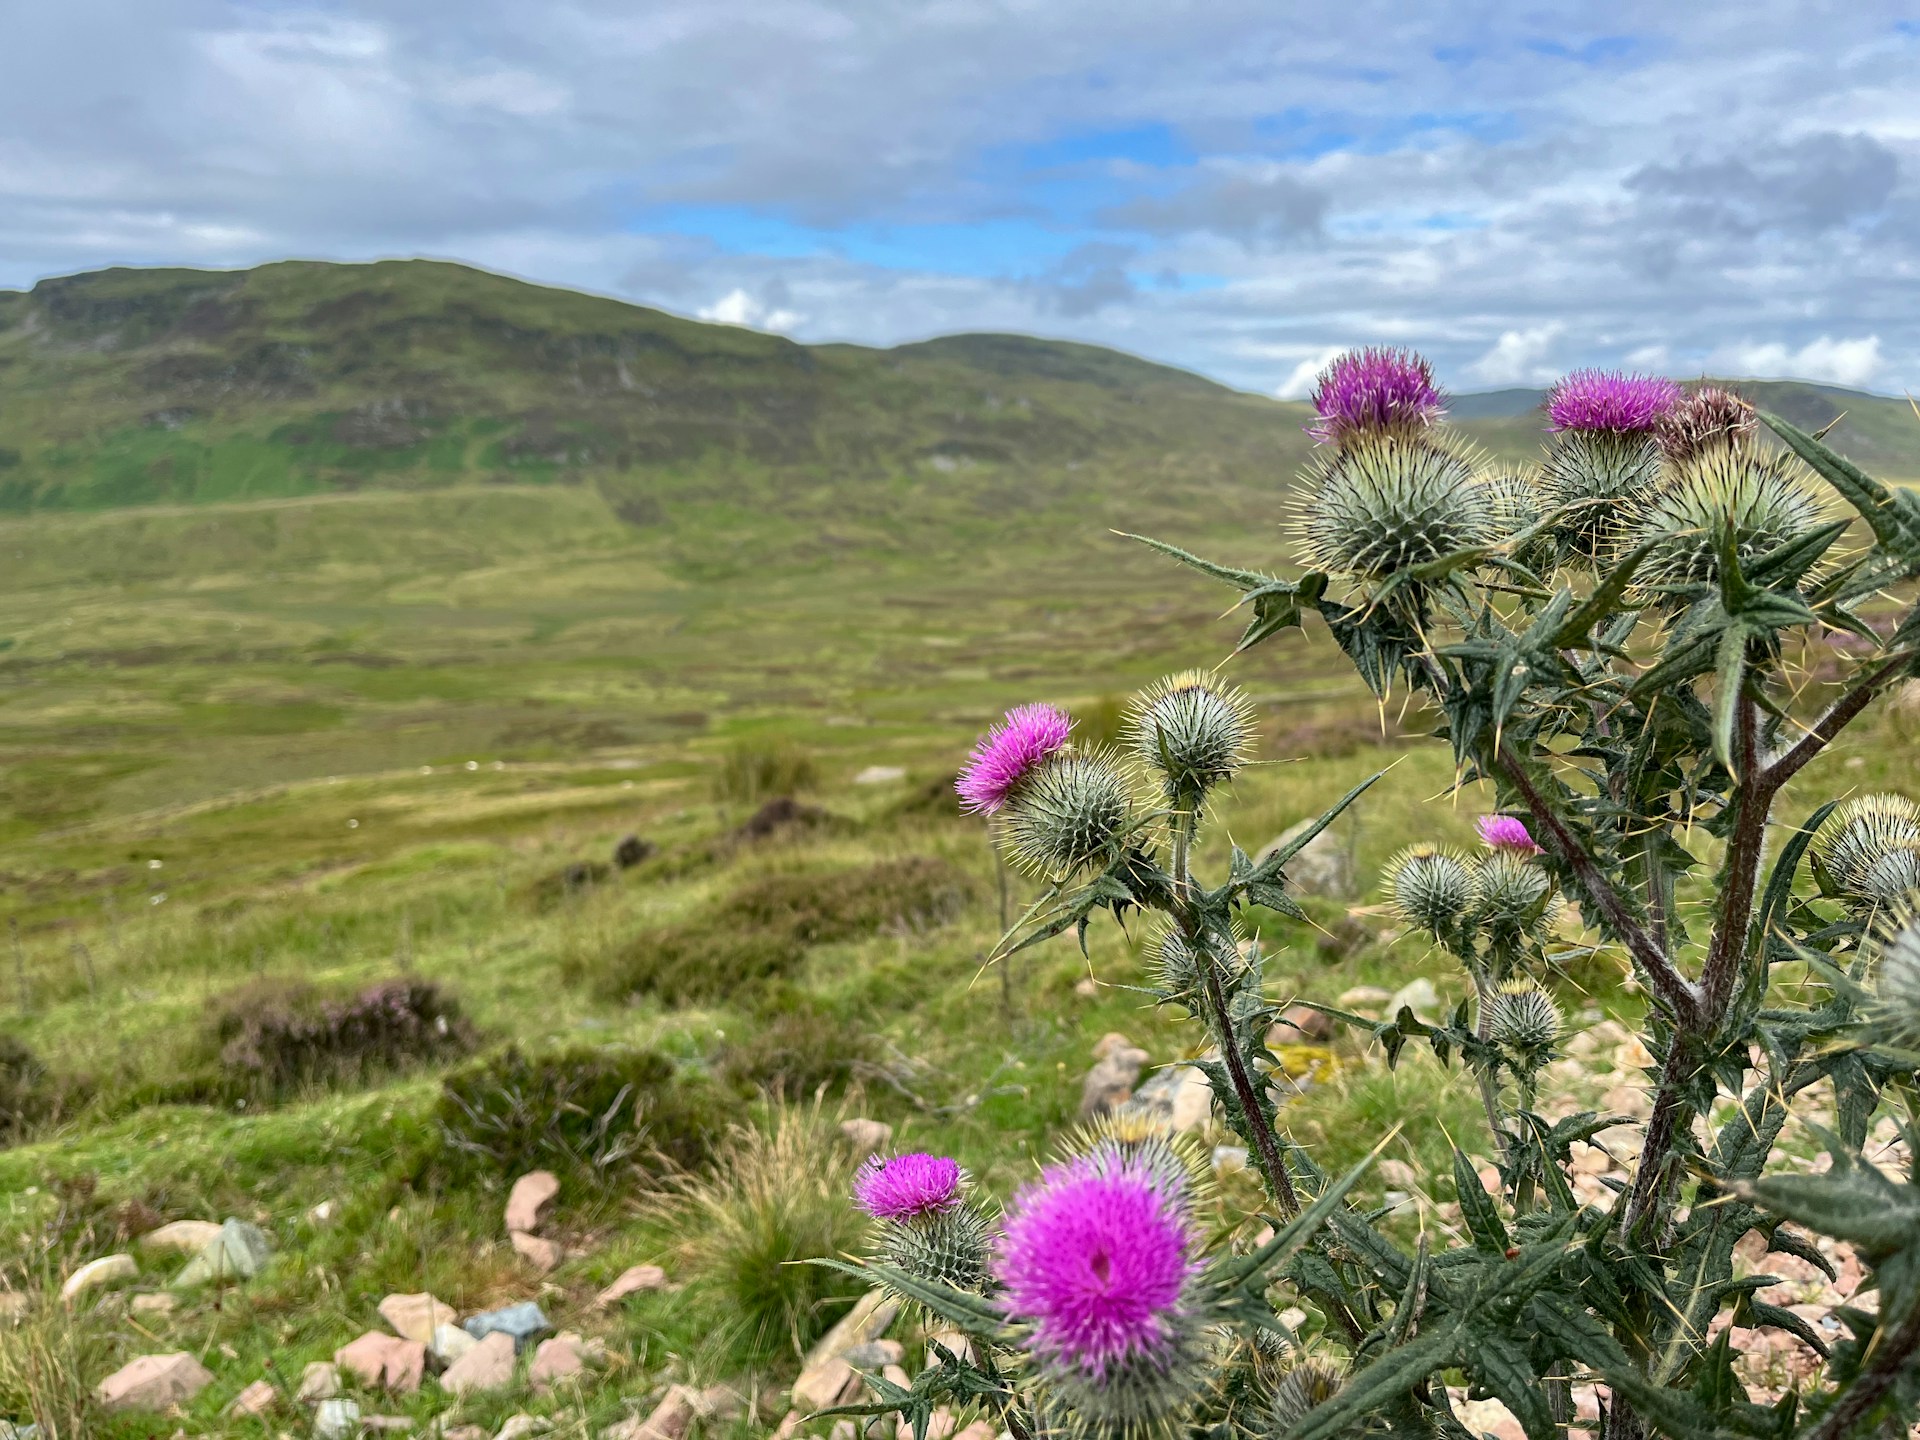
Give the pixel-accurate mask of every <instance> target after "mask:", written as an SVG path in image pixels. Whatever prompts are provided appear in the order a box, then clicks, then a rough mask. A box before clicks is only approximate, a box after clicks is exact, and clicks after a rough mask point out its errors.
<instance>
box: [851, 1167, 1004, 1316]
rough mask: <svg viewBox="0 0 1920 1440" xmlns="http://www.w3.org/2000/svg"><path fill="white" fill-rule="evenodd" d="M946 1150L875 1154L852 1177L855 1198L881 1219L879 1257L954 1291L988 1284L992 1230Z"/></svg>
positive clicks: (856, 1202)
mask: <svg viewBox="0 0 1920 1440" xmlns="http://www.w3.org/2000/svg"><path fill="white" fill-rule="evenodd" d="M965 1183H966V1174H965V1172H964V1171H962V1170H961V1168H960V1165H959V1162H958V1161H955V1160H951V1159H948V1158H947V1157H946V1156H944V1155H926V1154H912V1155H895V1156H893V1157H892V1158H891V1159H887V1160H883V1159H881V1158H880V1157H879V1156H877V1155H876V1156H874V1157H872V1158H871V1159H869V1160H868V1161H867V1162H866V1163H865V1164H864V1165H862V1166H861V1167H860V1171H859V1173H858V1174H856V1175H855V1176H854V1180H853V1198H854V1203H855V1204H857V1205H859V1207H860V1208H861V1209H862V1210H865V1211H866V1212H867V1214H869V1215H871V1216H872V1217H873V1218H874V1219H875V1220H877V1221H879V1222H880V1243H879V1258H880V1259H881V1260H882V1261H883V1262H885V1263H886V1264H888V1265H891V1266H893V1267H894V1268H895V1269H896V1270H903V1271H905V1272H906V1273H907V1274H909V1275H914V1276H918V1277H919V1278H920V1279H923V1280H934V1281H937V1282H939V1283H940V1284H943V1285H951V1286H953V1287H954V1288H955V1289H958V1290H972V1291H975V1292H979V1291H981V1290H983V1289H985V1287H986V1283H987V1278H988V1260H989V1255H990V1249H991V1240H992V1233H991V1230H990V1229H989V1227H988V1225H987V1221H986V1217H985V1216H983V1215H982V1214H981V1213H980V1212H979V1211H978V1210H977V1209H975V1208H974V1206H973V1204H972V1203H971V1202H969V1201H968V1200H967V1198H966V1195H965V1193H964V1187H965Z"/></svg>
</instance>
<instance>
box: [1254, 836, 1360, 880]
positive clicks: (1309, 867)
mask: <svg viewBox="0 0 1920 1440" xmlns="http://www.w3.org/2000/svg"><path fill="white" fill-rule="evenodd" d="M1314 823H1315V820H1312V819H1308V820H1302V821H1301V822H1300V823H1299V824H1297V825H1289V826H1288V827H1287V828H1286V829H1285V830H1282V831H1281V832H1280V833H1279V834H1278V835H1276V836H1274V837H1273V839H1272V840H1270V841H1268V842H1267V844H1266V845H1264V846H1262V847H1261V850H1260V854H1259V855H1258V856H1257V857H1256V859H1255V863H1256V864H1258V863H1259V862H1260V861H1262V860H1265V859H1266V858H1267V857H1268V856H1269V855H1271V854H1273V852H1274V851H1276V850H1278V849H1280V848H1281V846H1283V845H1291V844H1292V843H1293V841H1294V840H1295V838H1296V837H1298V836H1300V835H1302V834H1304V833H1305V832H1306V831H1307V829H1308V828H1309V827H1310V826H1312V825H1313V824H1314ZM1286 873H1287V881H1288V888H1289V889H1290V890H1292V891H1293V892H1294V893H1295V894H1297V895H1325V896H1327V897H1328V898H1330V899H1334V900H1344V899H1346V898H1347V896H1349V895H1350V894H1351V893H1352V892H1353V856H1352V854H1351V853H1350V852H1349V851H1348V849H1347V847H1346V845H1345V844H1343V843H1342V842H1341V841H1339V840H1336V839H1335V838H1334V836H1333V832H1332V831H1331V830H1322V831H1321V832H1320V833H1319V834H1318V835H1316V836H1314V837H1313V839H1311V840H1309V841H1308V842H1307V843H1306V846H1305V848H1304V849H1302V850H1301V851H1300V853H1299V854H1297V855H1295V856H1294V857H1293V858H1292V859H1291V860H1289V861H1288V862H1287V864H1286Z"/></svg>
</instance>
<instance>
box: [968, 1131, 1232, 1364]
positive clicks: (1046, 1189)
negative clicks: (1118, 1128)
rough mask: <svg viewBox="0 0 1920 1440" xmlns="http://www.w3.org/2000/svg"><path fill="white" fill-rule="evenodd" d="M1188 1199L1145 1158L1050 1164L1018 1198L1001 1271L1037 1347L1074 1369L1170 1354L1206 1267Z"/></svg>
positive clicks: (1012, 1306) (1009, 1301)
mask: <svg viewBox="0 0 1920 1440" xmlns="http://www.w3.org/2000/svg"><path fill="white" fill-rule="evenodd" d="M1191 1245H1192V1234H1191V1232H1190V1230H1189V1228H1188V1225H1187V1220H1186V1216H1185V1213H1184V1207H1183V1206H1182V1204H1181V1202H1180V1200H1179V1199H1178V1197H1177V1194H1176V1193H1175V1192H1173V1191H1170V1190H1169V1188H1168V1187H1167V1185H1166V1184H1165V1182H1163V1181H1159V1180H1157V1179H1156V1178H1155V1177H1154V1176H1153V1174H1152V1173H1151V1172H1149V1171H1148V1170H1146V1169H1145V1168H1144V1167H1142V1166H1140V1165H1138V1164H1136V1163H1133V1162H1130V1161H1116V1160H1114V1159H1113V1158H1112V1157H1101V1156H1088V1157H1083V1158H1082V1159H1080V1160H1077V1161H1074V1162H1072V1163H1070V1164H1066V1165H1055V1166H1050V1167H1049V1168H1048V1169H1046V1170H1044V1171H1042V1172H1041V1177H1040V1179H1039V1180H1038V1181H1036V1182H1035V1183H1034V1184H1032V1185H1029V1186H1027V1187H1026V1189H1024V1190H1022V1191H1021V1192H1020V1193H1019V1194H1018V1195H1016V1196H1015V1197H1014V1201H1013V1206H1012V1208H1011V1210H1010V1211H1009V1214H1008V1218H1007V1222H1006V1233H1005V1235H1004V1236H1003V1237H1002V1239H1001V1243H1000V1255H999V1259H998V1264H997V1265H996V1267H995V1273H996V1274H997V1275H998V1276H999V1278H1000V1281H1001V1283H1002V1284H1003V1285H1004V1286H1005V1287H1006V1307H1007V1310H1008V1311H1009V1313H1011V1314H1013V1315H1015V1316H1017V1317H1019V1318H1021V1319H1024V1320H1028V1321H1030V1322H1032V1324H1033V1327H1034V1342H1033V1343H1034V1349H1035V1350H1036V1351H1037V1352H1039V1353H1040V1354H1042V1355H1044V1356H1046V1357H1047V1358H1049V1359H1051V1360H1053V1361H1055V1362H1056V1363H1059V1364H1061V1365H1063V1366H1065V1367H1067V1368H1069V1369H1073V1370H1078V1371H1080V1372H1082V1373H1083V1374H1086V1375H1089V1376H1093V1377H1105V1376H1106V1375H1107V1373H1108V1372H1109V1370H1110V1369H1111V1367H1113V1366H1115V1365H1117V1364H1120V1363H1122V1362H1124V1361H1127V1360H1131V1359H1135V1358H1148V1359H1151V1358H1153V1357H1155V1356H1156V1355H1159V1354H1162V1353H1163V1352H1164V1351H1165V1349H1166V1347H1167V1346H1168V1345H1169V1344H1170V1343H1171V1342H1172V1341H1173V1340H1174V1339H1175V1327H1176V1324H1177V1322H1178V1321H1179V1320H1180V1319H1181V1318H1182V1317H1181V1311H1180V1306H1181V1292H1182V1290H1183V1289H1184V1288H1185V1286H1186V1282H1187V1278H1188V1276H1190V1275H1191V1274H1192V1273H1193V1272H1194V1271H1195V1270H1197V1269H1198V1268H1199V1266H1198V1264H1197V1263H1196V1262H1195V1261H1194V1260H1193V1258H1192V1257H1191V1255H1190V1253H1189V1252H1190V1249H1191Z"/></svg>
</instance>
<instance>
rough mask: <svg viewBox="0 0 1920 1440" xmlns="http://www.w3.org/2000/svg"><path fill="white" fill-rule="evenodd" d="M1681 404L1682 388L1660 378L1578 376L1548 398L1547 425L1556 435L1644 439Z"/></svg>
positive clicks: (1612, 374) (1606, 374)
mask: <svg viewBox="0 0 1920 1440" xmlns="http://www.w3.org/2000/svg"><path fill="white" fill-rule="evenodd" d="M1679 403H1680V387H1679V386H1678V385H1676V384H1674V383H1673V381H1671V380H1667V379H1664V378H1662V377H1660V376H1657V375H1624V374H1621V373H1619V372H1617V371H1611V370H1576V371H1575V372H1574V373H1573V374H1571V375H1569V376H1567V377H1566V379H1564V380H1562V381H1561V382H1560V383H1559V384H1558V385H1555V386H1554V387H1553V389H1552V391H1551V392H1549V394H1548V395H1547V419H1548V421H1549V422H1550V427H1551V428H1552V429H1554V430H1604V431H1607V432H1609V433H1610V434H1614V435H1643V434H1646V433H1648V432H1650V431H1652V430H1654V429H1657V428H1658V427H1659V424H1660V422H1661V421H1662V420H1663V419H1665V418H1666V414H1667V412H1668V411H1669V410H1671V409H1673V407H1674V406H1675V405H1677V404H1679Z"/></svg>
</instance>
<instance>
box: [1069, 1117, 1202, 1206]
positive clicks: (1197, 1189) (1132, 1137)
mask: <svg viewBox="0 0 1920 1440" xmlns="http://www.w3.org/2000/svg"><path fill="white" fill-rule="evenodd" d="M1060 1155H1061V1157H1062V1158H1063V1159H1069V1160H1070V1159H1075V1158H1078V1157H1080V1156H1111V1157H1112V1158H1113V1159H1115V1160H1121V1161H1131V1162H1133V1163H1134V1164H1137V1165H1139V1166H1141V1167H1143V1168H1144V1169H1145V1170H1147V1171H1148V1173H1150V1174H1152V1175H1153V1176H1154V1177H1155V1178H1157V1179H1158V1180H1159V1181H1160V1182H1161V1183H1162V1184H1164V1185H1165V1186H1166V1187H1167V1189H1168V1191H1169V1193H1172V1192H1179V1193H1183V1194H1185V1195H1186V1196H1187V1197H1188V1200H1189V1202H1190V1203H1192V1204H1194V1205H1204V1204H1206V1203H1207V1202H1208V1201H1209V1200H1211V1198H1212V1196H1213V1193H1214V1190H1215V1183H1214V1174H1213V1156H1212V1152H1211V1151H1210V1150H1209V1148H1208V1147H1207V1146H1206V1145H1205V1144H1204V1143H1203V1142H1202V1141H1201V1140H1200V1138H1199V1137H1198V1136H1197V1135H1194V1134H1193V1133H1192V1132H1190V1131H1181V1130H1175V1129H1174V1128H1173V1126H1172V1124H1171V1123H1170V1122H1169V1121H1168V1120H1166V1119H1165V1118H1163V1117H1162V1116H1160V1115H1157V1114H1155V1113H1153V1112H1152V1111H1151V1110H1145V1109H1138V1108H1135V1107H1133V1106H1128V1105H1123V1106H1121V1107H1120V1108H1119V1109H1118V1110H1109V1111H1107V1112H1106V1113H1104V1114H1102V1115H1099V1116H1097V1117H1096V1118H1094V1119H1093V1120H1090V1121H1088V1122H1087V1123H1086V1124H1085V1125H1082V1126H1080V1127H1079V1128H1078V1129H1077V1130H1074V1131H1073V1132H1072V1133H1071V1134H1069V1135H1068V1136H1067V1138H1066V1140H1065V1141H1064V1142H1063V1143H1062V1145H1061V1146H1060Z"/></svg>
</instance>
